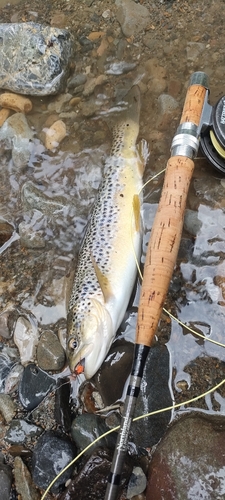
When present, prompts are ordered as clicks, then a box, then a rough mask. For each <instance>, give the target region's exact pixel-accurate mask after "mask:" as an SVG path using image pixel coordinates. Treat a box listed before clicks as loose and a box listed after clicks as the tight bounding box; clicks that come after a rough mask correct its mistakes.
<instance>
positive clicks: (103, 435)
mask: <svg viewBox="0 0 225 500" xmlns="http://www.w3.org/2000/svg"><path fill="white" fill-rule="evenodd" d="M224 383H225V379H223V380H222V381H221V382H220V383H219V384H217V385H215V386H214V387H212V388H211V389H209V390H208V391H206V392H204V393H202V394H200V395H199V396H196V397H195V398H192V399H188V400H187V401H184V402H182V403H177V404H175V405H171V406H167V407H166V408H160V410H155V411H151V412H150V413H145V414H144V415H139V417H135V418H133V419H132V422H137V421H138V420H141V419H142V418H146V417H151V416H152V415H157V414H159V413H163V412H164V411H170V410H174V409H175V408H180V407H181V406H185V405H188V404H190V403H193V402H195V401H198V399H201V398H204V397H206V396H208V394H211V393H212V392H214V391H216V390H217V389H219V388H220V387H221V386H222V385H223V384H224ZM119 428H120V426H119V425H117V427H114V428H113V429H109V430H108V431H107V432H105V433H104V434H102V435H101V436H99V437H98V438H96V439H95V440H94V441H93V442H92V443H90V444H89V445H88V446H86V448H84V449H83V450H82V451H81V452H80V453H79V455H77V456H76V457H75V458H74V459H73V460H72V461H71V462H70V463H69V464H68V465H67V466H66V467H64V469H63V470H61V472H60V473H59V474H58V475H57V476H56V477H55V478H54V479H53V481H52V482H51V483H50V484H49V486H48V488H47V489H46V490H45V492H44V494H43V495H42V497H41V500H44V498H46V495H47V494H48V492H49V491H50V489H51V488H52V486H53V485H54V483H55V482H56V481H57V479H58V478H59V477H60V476H62V474H64V472H66V471H67V469H69V467H71V465H74V464H75V462H77V460H79V458H81V457H82V455H83V454H84V453H86V451H88V450H89V449H90V448H91V447H92V446H93V445H94V444H96V443H97V442H98V441H100V439H102V438H104V437H106V436H108V435H109V434H111V433H112V432H114V431H118V430H119Z"/></svg>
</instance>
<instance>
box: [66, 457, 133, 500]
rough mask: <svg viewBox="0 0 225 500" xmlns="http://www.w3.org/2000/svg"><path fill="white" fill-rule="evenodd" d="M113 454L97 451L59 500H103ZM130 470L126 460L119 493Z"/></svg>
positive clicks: (129, 464) (130, 467)
mask: <svg viewBox="0 0 225 500" xmlns="http://www.w3.org/2000/svg"><path fill="white" fill-rule="evenodd" d="M112 454H113V452H111V451H109V450H107V449H101V448H100V449H97V450H96V451H95V452H94V453H93V454H92V455H91V456H90V457H89V458H88V460H87V462H86V463H85V464H84V466H83V467H82V469H81V471H80V472H79V474H78V476H77V477H76V479H74V480H72V481H71V483H70V485H69V487H68V488H67V489H66V491H65V492H64V493H63V494H62V495H61V496H60V498H59V500H80V499H81V498H82V500H96V499H100V498H104V495H105V491H106V486H107V479H108V475H109V472H110V467H111V462H112ZM131 470H132V465H131V463H130V461H129V460H126V462H125V465H124V468H123V472H122V476H121V484H120V488H119V493H120V492H121V490H122V488H123V486H124V484H125V483H126V481H127V480H128V478H129V476H130V474H131Z"/></svg>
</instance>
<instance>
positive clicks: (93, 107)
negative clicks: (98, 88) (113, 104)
mask: <svg viewBox="0 0 225 500" xmlns="http://www.w3.org/2000/svg"><path fill="white" fill-rule="evenodd" d="M98 109H99V105H98V104H96V102H95V101H94V100H92V99H90V101H84V102H81V104H80V110H81V114H82V115H83V116H85V117H86V118H89V117H91V116H93V115H94V114H95V113H96V111H98Z"/></svg>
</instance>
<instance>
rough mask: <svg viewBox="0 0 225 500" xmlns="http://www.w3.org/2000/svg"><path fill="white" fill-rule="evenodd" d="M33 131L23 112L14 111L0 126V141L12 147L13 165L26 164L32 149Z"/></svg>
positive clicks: (20, 165) (7, 146) (8, 147)
mask: <svg viewBox="0 0 225 500" xmlns="http://www.w3.org/2000/svg"><path fill="white" fill-rule="evenodd" d="M32 138H33V132H32V130H31V128H30V127H29V125H28V122H27V119H26V117H25V115H24V114H23V113H14V114H13V115H12V116H10V117H9V118H8V119H7V120H6V121H5V122H4V123H3V125H2V127H1V128H0V141H3V142H4V144H5V146H6V148H7V149H12V159H13V163H14V165H16V166H17V167H23V166H25V165H26V164H27V162H28V161H29V158H30V154H31V150H32V142H31V140H32Z"/></svg>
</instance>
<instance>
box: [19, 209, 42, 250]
mask: <svg viewBox="0 0 225 500" xmlns="http://www.w3.org/2000/svg"><path fill="white" fill-rule="evenodd" d="M44 226H45V221H44V219H43V214H42V213H41V212H40V211H39V210H33V213H32V216H31V219H28V220H25V221H22V222H20V224H19V228H18V229H19V235H20V243H21V245H22V246H24V247H26V248H44V247H45V231H44V229H45V227H44Z"/></svg>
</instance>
